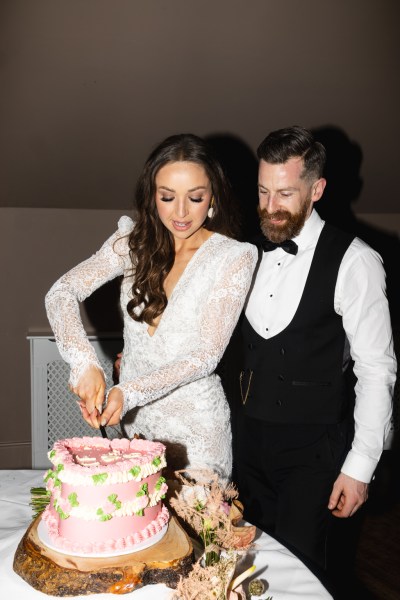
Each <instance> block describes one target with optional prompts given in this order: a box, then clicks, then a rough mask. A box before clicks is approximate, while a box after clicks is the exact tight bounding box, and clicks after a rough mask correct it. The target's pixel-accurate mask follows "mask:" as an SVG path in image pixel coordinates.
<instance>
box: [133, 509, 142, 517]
mask: <svg viewBox="0 0 400 600" xmlns="http://www.w3.org/2000/svg"><path fill="white" fill-rule="evenodd" d="M135 515H137V516H138V517H143V515H144V510H143V508H141V509H140V510H138V511H137V512H136V513H135Z"/></svg>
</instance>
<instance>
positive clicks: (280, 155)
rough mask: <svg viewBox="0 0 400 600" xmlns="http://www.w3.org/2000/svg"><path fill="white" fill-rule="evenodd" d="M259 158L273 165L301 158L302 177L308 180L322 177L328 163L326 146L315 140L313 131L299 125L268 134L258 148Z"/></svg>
mask: <svg viewBox="0 0 400 600" xmlns="http://www.w3.org/2000/svg"><path fill="white" fill-rule="evenodd" d="M257 156H258V158H259V160H265V161H266V162H268V163H271V164H282V163H285V162H287V161H288V160H289V159H290V158H297V157H301V158H302V159H303V161H304V170H303V172H302V174H301V177H303V178H306V179H314V178H315V179H319V178H320V177H322V175H323V172H324V167H325V161H326V151H325V148H324V146H323V145H322V144H321V143H320V142H317V141H316V140H315V138H314V136H313V134H312V133H311V131H309V130H308V129H304V127H299V126H298V125H294V126H293V127H286V128H284V129H277V130H276V131H272V132H271V133H270V134H268V135H267V137H266V138H265V139H264V140H263V141H262V142H261V144H260V145H259V146H258V148H257Z"/></svg>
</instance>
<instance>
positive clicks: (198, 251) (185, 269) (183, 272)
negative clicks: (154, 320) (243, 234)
mask: <svg viewBox="0 0 400 600" xmlns="http://www.w3.org/2000/svg"><path fill="white" fill-rule="evenodd" d="M215 235H216V232H214V231H213V232H212V234H211V235H210V237H208V238H207V239H206V240H205V241H204V242H203V243H202V244H201V246H199V247H198V248H197V250H196V251H195V252H194V253H193V255H192V256H191V258H190V259H189V260H188V262H187V265H186V267H185V268H184V269H183V271H182V274H181V276H180V277H179V279H178V281H177V282H176V284H175V286H174V289H173V290H172V292H171V295H170V297H169V298H168V303H167V306H166V307H165V309H164V312H163V313H162V315H161V317H160V320H159V322H158V325H157V327H156V328H155V329H154V331H153V333H152V334H150V333H149V325H148V324H147V323H144V325H145V326H146V335H147V336H148V337H149V338H150V339H151V338H153V337H154V336H155V335H156V334H157V331H158V330H159V329H160V325H161V323H162V322H163V320H164V315H165V313H166V312H167V311H168V307H169V304H170V302H171V300H172V298H173V297H174V296H175V295H176V289H177V288H179V287H180V285H181V281H182V279H185V277H187V273H188V270H189V268H191V265H192V264H193V262H194V261H195V259H196V257H197V256H199V253H200V250H203V248H204V247H205V246H207V245H208V242H209V241H210V240H211V239H212V238H213V237H214V236H215Z"/></svg>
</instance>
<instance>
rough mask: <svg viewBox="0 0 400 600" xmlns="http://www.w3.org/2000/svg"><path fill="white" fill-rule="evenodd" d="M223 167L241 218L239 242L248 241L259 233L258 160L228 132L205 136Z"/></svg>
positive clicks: (245, 145)
mask: <svg viewBox="0 0 400 600" xmlns="http://www.w3.org/2000/svg"><path fill="white" fill-rule="evenodd" d="M205 139H206V140H207V141H208V143H209V144H211V146H212V147H213V148H214V151H215V153H216V155H217V157H218V159H219V161H220V163H221V165H222V167H223V168H224V171H225V174H226V175H227V177H228V179H229V181H230V183H231V186H232V189H233V195H234V199H235V202H236V204H237V206H238V208H239V213H240V219H241V232H242V236H241V239H242V240H243V241H251V240H253V239H254V238H255V237H256V236H257V235H258V234H260V227H259V219H258V214H257V205H258V192H257V177H258V160H257V157H256V156H255V154H254V153H253V151H252V150H251V148H250V147H249V146H248V145H247V144H246V143H245V142H243V141H242V140H241V139H240V138H238V137H236V136H234V135H232V134H230V133H219V134H210V135H208V136H206V137H205Z"/></svg>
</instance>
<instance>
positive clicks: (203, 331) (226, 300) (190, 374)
mask: <svg viewBox="0 0 400 600" xmlns="http://www.w3.org/2000/svg"><path fill="white" fill-rule="evenodd" d="M226 254H227V256H226V260H224V261H221V264H220V266H219V268H218V273H217V277H216V278H215V281H216V282H217V283H216V284H215V285H214V286H213V289H211V290H210V291H208V293H207V295H206V296H205V297H204V302H198V303H199V306H198V307H196V309H197V310H198V312H199V313H200V322H199V334H198V335H197V336H192V337H190V338H189V339H190V340H191V342H189V344H190V345H189V347H188V345H187V340H186V339H185V341H184V342H183V343H182V345H181V348H182V349H181V352H180V353H179V355H178V356H175V358H174V359H173V360H171V361H170V362H167V363H166V364H164V365H163V366H161V367H159V368H157V369H154V370H152V371H151V372H148V373H146V374H144V375H141V376H138V377H136V378H134V379H132V380H130V381H126V382H123V383H120V384H119V385H118V386H117V387H119V388H120V389H121V390H122V392H123V395H124V414H125V413H126V412H127V411H128V410H130V409H131V408H133V407H135V406H143V405H145V404H147V403H148V402H151V401H153V400H155V399H158V398H161V397H162V396H164V395H166V394H168V393H169V392H171V391H172V390H174V389H175V388H177V387H179V386H182V385H185V384H187V383H190V382H192V381H195V380H196V379H199V378H201V377H204V376H207V375H209V374H211V373H213V371H214V370H215V368H216V366H217V365H218V362H219V361H220V359H221V357H222V355H223V353H224V351H225V349H226V346H227V344H228V342H229V339H230V338H231V335H232V333H233V329H234V327H235V325H236V323H237V321H238V319H239V316H240V313H241V310H242V308H243V305H244V301H245V298H246V295H247V292H248V290H249V287H250V283H251V279H252V274H253V271H254V268H255V264H256V261H257V250H256V248H255V247H254V246H251V245H250V244H243V245H237V246H236V247H235V249H232V248H230V249H229V251H228V252H227V253H226ZM188 285H189V286H190V285H191V286H193V287H194V286H196V277H195V276H194V277H193V276H192V278H191V279H190V280H189V282H188ZM169 316H170V318H171V315H169ZM191 325H192V324H191V322H190V317H189V321H188V322H187V323H186V327H187V328H191Z"/></svg>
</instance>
